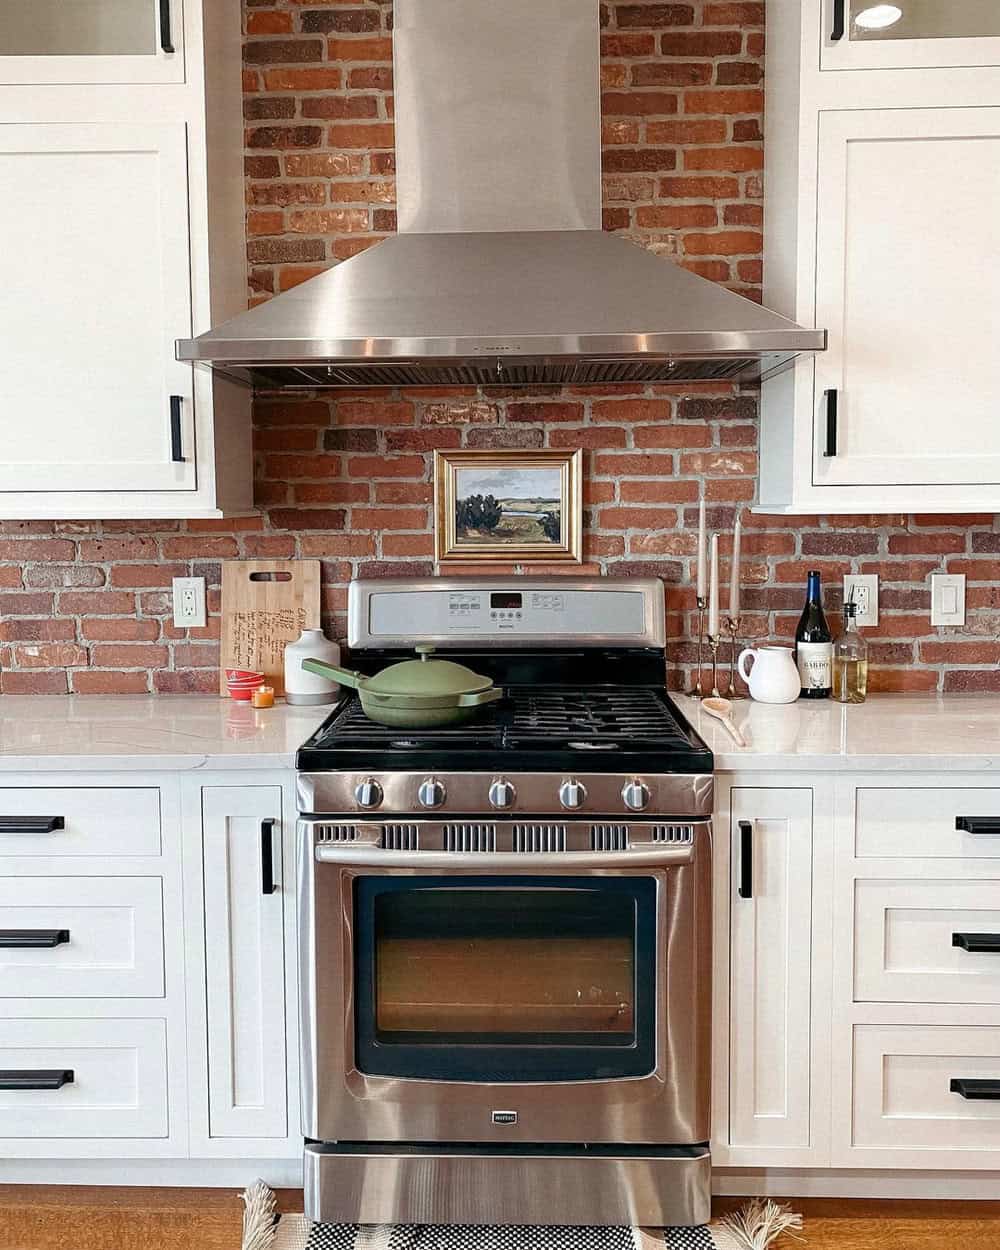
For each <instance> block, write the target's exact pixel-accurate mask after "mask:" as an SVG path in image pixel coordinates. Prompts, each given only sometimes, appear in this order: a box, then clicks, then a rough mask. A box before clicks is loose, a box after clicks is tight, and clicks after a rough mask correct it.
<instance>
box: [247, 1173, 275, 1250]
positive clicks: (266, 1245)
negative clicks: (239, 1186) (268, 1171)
mask: <svg viewBox="0 0 1000 1250" xmlns="http://www.w3.org/2000/svg"><path fill="white" fill-rule="evenodd" d="M240 1198H241V1199H242V1200H243V1250H271V1247H272V1245H273V1244H274V1238H275V1231H276V1228H277V1225H276V1224H275V1219H274V1208H275V1206H276V1205H277V1202H276V1199H275V1196H274V1190H273V1189H271V1187H270V1186H269V1185H266V1184H265V1183H264V1182H263V1181H262V1180H260V1179H258V1180H255V1181H254V1183H253V1184H252V1185H250V1186H248V1187H247V1188H246V1189H244V1191H243V1192H242V1193H241V1194H240Z"/></svg>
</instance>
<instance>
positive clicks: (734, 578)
mask: <svg viewBox="0 0 1000 1250" xmlns="http://www.w3.org/2000/svg"><path fill="white" fill-rule="evenodd" d="M742 533H743V520H742V518H741V517H739V516H737V518H736V527H735V529H734V530H733V564H732V568H731V570H730V573H729V616H730V618H731V619H732V620H734V621H738V620H739V617H740V543H741V538H742Z"/></svg>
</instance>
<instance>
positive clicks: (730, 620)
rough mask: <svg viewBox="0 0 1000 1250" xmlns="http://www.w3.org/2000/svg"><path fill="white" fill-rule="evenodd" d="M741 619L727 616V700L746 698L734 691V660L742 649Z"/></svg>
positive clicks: (740, 617)
mask: <svg viewBox="0 0 1000 1250" xmlns="http://www.w3.org/2000/svg"><path fill="white" fill-rule="evenodd" d="M742 625H743V618H742V616H727V617H726V630H727V632H728V634H729V638H730V652H729V689H728V690H727V691H726V698H727V699H743V698H745V697H746V696H745V695H742V694H740V693H739V691H738V690H737V689H736V659H737V657H738V656H739V654H740V652H741V651H742V650H743V648H742V647H741V646H740V634H741V633H742V628H741V627H742Z"/></svg>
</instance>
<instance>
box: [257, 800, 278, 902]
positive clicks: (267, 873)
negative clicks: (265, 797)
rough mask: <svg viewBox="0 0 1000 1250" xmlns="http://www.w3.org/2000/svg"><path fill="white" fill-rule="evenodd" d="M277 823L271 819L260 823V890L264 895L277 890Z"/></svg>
mask: <svg viewBox="0 0 1000 1250" xmlns="http://www.w3.org/2000/svg"><path fill="white" fill-rule="evenodd" d="M277 823H278V822H277V821H276V820H273V819H271V818H270V817H269V818H268V819H267V820H262V821H261V822H260V888H261V893H262V894H273V893H274V891H275V890H276V889H277V886H276V885H275V884H274V826H275V825H276V824H277Z"/></svg>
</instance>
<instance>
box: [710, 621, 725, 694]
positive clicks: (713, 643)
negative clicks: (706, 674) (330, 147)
mask: <svg viewBox="0 0 1000 1250" xmlns="http://www.w3.org/2000/svg"><path fill="white" fill-rule="evenodd" d="M721 643H722V635H721V634H715V635H712V634H709V635H708V648H709V650H710V651H711V652H712V698H713V699H718V698H719V697H720V696H719V646H720V645H721Z"/></svg>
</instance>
